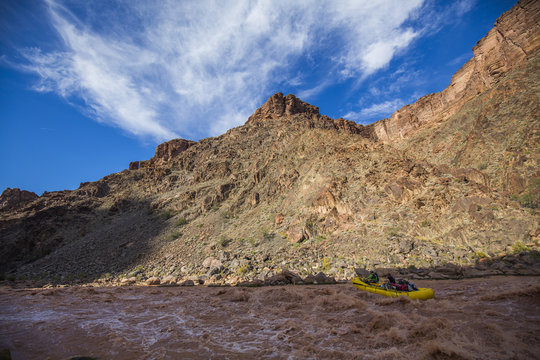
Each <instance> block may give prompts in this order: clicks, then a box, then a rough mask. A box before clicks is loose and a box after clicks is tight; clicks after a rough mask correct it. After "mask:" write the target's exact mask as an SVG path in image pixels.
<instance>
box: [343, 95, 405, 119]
mask: <svg viewBox="0 0 540 360" xmlns="http://www.w3.org/2000/svg"><path fill="white" fill-rule="evenodd" d="M405 104H406V103H405V101H404V100H402V99H394V100H389V101H384V102H382V103H378V104H372V105H371V106H369V107H366V108H363V109H361V110H360V111H351V112H348V113H347V114H345V115H343V117H344V118H345V119H349V120H354V121H356V122H359V123H362V124H367V123H370V122H372V121H373V118H377V119H380V118H381V117H389V116H390V115H391V114H392V113H394V112H395V111H396V110H399V109H400V108H401V107H403V105H405Z"/></svg>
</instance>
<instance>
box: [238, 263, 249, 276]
mask: <svg viewBox="0 0 540 360" xmlns="http://www.w3.org/2000/svg"><path fill="white" fill-rule="evenodd" d="M248 271H249V265H248V264H244V265H240V266H239V267H238V270H236V274H237V275H245V274H247V273H248Z"/></svg>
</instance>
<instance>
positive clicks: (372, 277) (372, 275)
mask: <svg viewBox="0 0 540 360" xmlns="http://www.w3.org/2000/svg"><path fill="white" fill-rule="evenodd" d="M364 282H365V283H366V284H373V283H378V282H379V275H377V273H376V272H375V271H373V270H371V271H370V272H369V275H368V276H367V277H366V278H365V279H364Z"/></svg>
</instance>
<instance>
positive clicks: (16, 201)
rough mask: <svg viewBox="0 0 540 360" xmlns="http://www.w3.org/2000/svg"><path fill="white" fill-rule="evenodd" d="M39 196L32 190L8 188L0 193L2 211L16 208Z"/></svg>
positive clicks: (0, 208)
mask: <svg viewBox="0 0 540 360" xmlns="http://www.w3.org/2000/svg"><path fill="white" fill-rule="evenodd" d="M38 197H39V196H37V194H35V193H33V192H31V191H26V190H21V189H18V188H15V189H11V188H7V189H6V190H4V191H3V192H2V195H0V211H4V210H6V211H8V210H15V209H17V208H19V207H21V206H23V205H24V204H26V203H28V202H30V201H34V200H35V199H37V198H38Z"/></svg>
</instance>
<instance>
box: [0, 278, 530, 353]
mask: <svg viewBox="0 0 540 360" xmlns="http://www.w3.org/2000/svg"><path fill="white" fill-rule="evenodd" d="M417 285H420V286H422V287H431V288H433V289H434V290H435V299H433V300H428V301H410V300H409V299H408V298H402V299H391V298H386V297H383V296H380V295H375V294H370V293H366V292H362V291H360V290H357V289H356V288H355V287H353V286H352V285H350V284H340V285H320V286H315V285H309V286H308V285H306V286H276V287H262V288H234V287H231V288H212V287H202V286H201V287H193V288H184V287H116V288H113V287H108V288H92V287H70V288H56V289H24V290H23V289H11V288H8V287H2V288H0V349H9V350H10V352H11V356H12V359H70V358H72V357H76V356H91V357H96V358H100V359H253V358H258V359H396V358H399V359H419V358H420V359H421V358H425V359H538V358H539V354H540V278H538V277H492V278H482V279H469V280H459V281H457V280H445V281H419V282H418V284H417Z"/></svg>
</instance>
